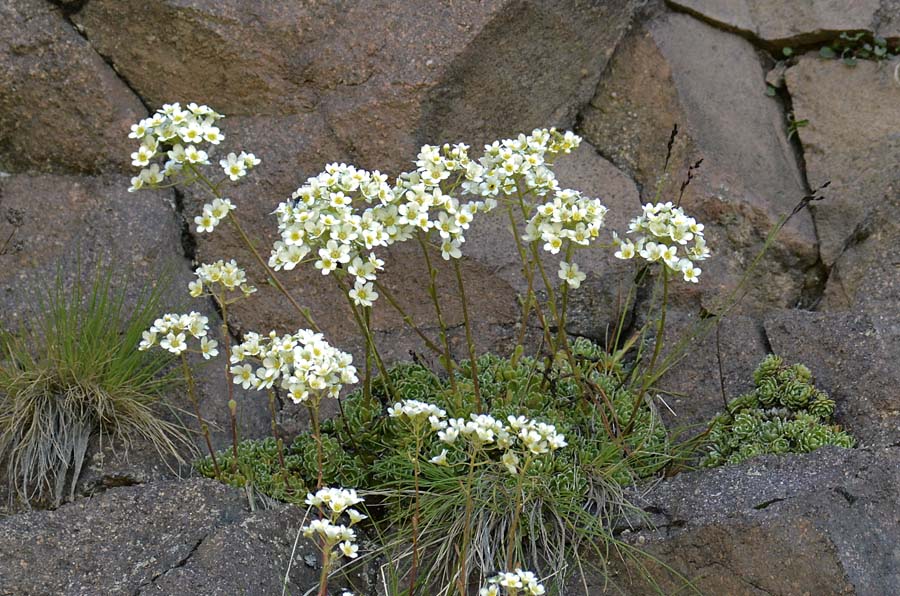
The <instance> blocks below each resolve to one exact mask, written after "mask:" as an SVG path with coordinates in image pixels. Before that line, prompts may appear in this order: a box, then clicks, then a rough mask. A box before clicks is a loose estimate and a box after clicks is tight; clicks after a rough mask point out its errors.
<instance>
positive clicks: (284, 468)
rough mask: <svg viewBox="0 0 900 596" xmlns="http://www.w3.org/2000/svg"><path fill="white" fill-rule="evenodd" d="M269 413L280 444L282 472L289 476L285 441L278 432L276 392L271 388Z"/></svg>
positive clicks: (276, 440) (279, 462)
mask: <svg viewBox="0 0 900 596" xmlns="http://www.w3.org/2000/svg"><path fill="white" fill-rule="evenodd" d="M269 414H271V416H272V436H273V437H274V438H275V444H276V445H277V446H278V464H279V465H280V466H281V473H282V474H284V476H285V478H286V477H287V466H286V465H285V464H284V442H283V441H282V440H281V437H280V436H279V432H278V422H277V420H276V413H275V392H274V391H273V390H272V389H271V388H269Z"/></svg>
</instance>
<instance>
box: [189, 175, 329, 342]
mask: <svg viewBox="0 0 900 596" xmlns="http://www.w3.org/2000/svg"><path fill="white" fill-rule="evenodd" d="M187 166H188V168H190V169H191V170H192V171H193V172H194V175H196V176H197V179H198V180H200V181H201V182H202V183H203V184H204V186H206V187H207V188H208V189H209V191H210V192H211V193H212V194H213V196H214V197H216V198H217V199H221V198H222V193H220V192H219V189H218V188H217V187H216V185H215V184H213V183H212V182H210V181H209V179H208V178H207V177H206V176H204V175H203V174H202V173H200V170H198V169H197V167H196V166H194V165H193V164H187ZM228 221H230V222H231V224H232V225H233V226H234V229H235V231H237V233H238V236H240V237H241V241H242V242H243V243H244V245H245V246H246V247H247V248H248V249H250V252H251V253H253V256H254V257H255V258H256V261H257V262H258V263H259V265H260V267H262V268H263V271H265V272H266V276H267V277H268V279H270V280H271V281H272V284H273V285H274V286H275V287H276V288H277V289H278V291H279V292H281V293H282V294H284V297H285V298H287V300H288V302H290V303H291V306H293V307H294V309H295V310H296V311H297V312H298V313H300V315H301V316H302V317H303V318H304V319H306V322H307V323H308V324H309V326H310V327H312V329H313V331H321V329H319V326H318V325H316V322H315V321H314V320H313V318H312V314H311V313H310V311H309V309H308V308H306V307H303V306H300V304H299V303H298V302H297V301H296V300H294V297H293V296H291V294H290V292H288V291H287V288H285V287H284V285H283V284H282V283H281V281H280V280H279V279H278V277H277V276H276V275H275V272H274V271H273V270H272V269H271V267H269V264H268V263H266V261H265V259H263V258H262V255H260V254H259V251H258V250H256V246H254V244H253V242H252V241H251V240H250V237H249V236H248V235H247V233H246V232H245V231H244V228H243V227H241V224H240V222H239V221H238V219H237V217H236V216H235V215H234V212H233V211H229V212H228Z"/></svg>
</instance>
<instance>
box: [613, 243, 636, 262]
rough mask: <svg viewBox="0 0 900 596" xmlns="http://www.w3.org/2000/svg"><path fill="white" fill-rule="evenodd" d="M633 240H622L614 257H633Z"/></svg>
mask: <svg viewBox="0 0 900 596" xmlns="http://www.w3.org/2000/svg"><path fill="white" fill-rule="evenodd" d="M634 254H635V251H634V242H632V241H631V240H624V241H622V243H621V244H619V250H617V251H616V252H615V255H614V256H615V257H616V258H617V259H623V260H628V259H633V258H634Z"/></svg>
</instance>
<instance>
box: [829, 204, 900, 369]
mask: <svg viewBox="0 0 900 596" xmlns="http://www.w3.org/2000/svg"><path fill="white" fill-rule="evenodd" d="M898 209H900V194H897V193H895V194H894V195H893V197H888V199H887V200H885V201H884V202H882V203H880V204H878V205H876V206H875V207H874V208H873V209H872V211H871V212H870V213H869V215H868V216H867V217H866V219H865V220H864V221H863V222H862V224H860V225H859V226H857V229H856V234H855V235H854V236H853V238H851V239H850V242H849V244H848V246H847V248H845V249H844V252H843V253H841V256H840V258H839V259H838V260H837V261H836V262H835V264H834V266H833V267H832V269H831V274H830V275H829V276H828V284H827V285H826V286H825V294H824V297H823V300H822V303H821V304H820V305H819V308H820V309H821V310H825V311H846V310H853V311H864V312H865V313H866V314H867V315H868V316H869V318H870V319H871V321H872V324H873V325H874V326H875V328H876V329H877V330H878V332H879V333H880V334H881V336H882V338H883V339H884V341H885V343H886V347H887V349H888V353H889V354H890V355H891V357H892V358H893V359H894V362H898V361H900V306H898V305H900V262H898V261H897V260H896V259H892V258H891V257H890V256H887V255H886V247H889V246H895V245H896V244H897V243H898V242H900V223H898V220H897V217H896V216H895V214H896V213H897V210H898Z"/></svg>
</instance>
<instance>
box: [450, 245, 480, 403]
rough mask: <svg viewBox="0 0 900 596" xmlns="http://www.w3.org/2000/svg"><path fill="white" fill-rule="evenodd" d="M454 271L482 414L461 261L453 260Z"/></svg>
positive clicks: (470, 361)
mask: <svg viewBox="0 0 900 596" xmlns="http://www.w3.org/2000/svg"><path fill="white" fill-rule="evenodd" d="M453 270H454V271H455V272H456V285H457V287H458V288H459V300H460V302H462V312H463V324H464V326H465V329H466V346H467V347H468V348H469V368H470V369H471V371H472V392H473V393H474V396H475V412H476V413H477V414H480V413H481V412H482V407H481V387H480V386H479V383H478V360H477V358H476V356H475V341H474V340H473V339H472V325H471V323H470V321H469V307H468V306H467V300H466V285H465V284H464V283H463V278H462V270H461V268H460V266H459V259H453Z"/></svg>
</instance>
